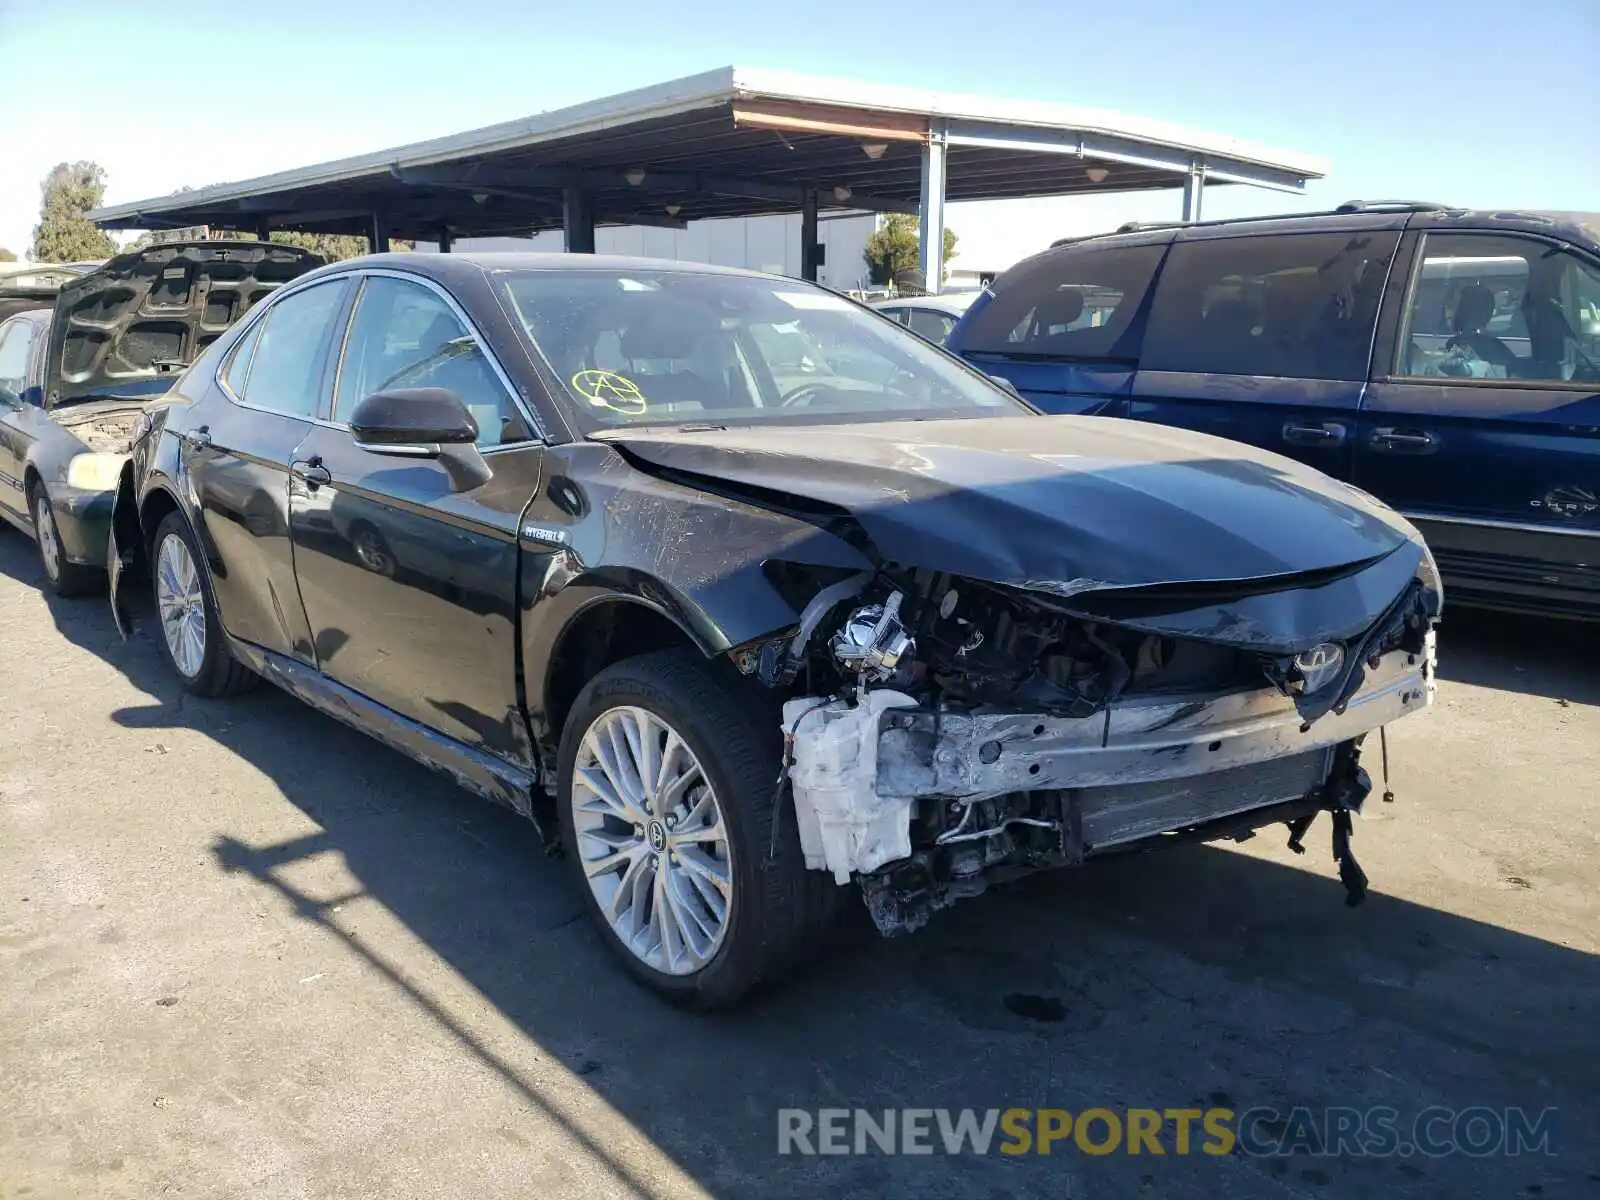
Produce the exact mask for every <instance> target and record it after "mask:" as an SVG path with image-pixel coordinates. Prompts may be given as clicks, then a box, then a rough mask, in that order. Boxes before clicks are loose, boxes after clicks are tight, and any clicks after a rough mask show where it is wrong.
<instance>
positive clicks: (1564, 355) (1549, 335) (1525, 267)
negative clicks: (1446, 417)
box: [1396, 233, 1600, 383]
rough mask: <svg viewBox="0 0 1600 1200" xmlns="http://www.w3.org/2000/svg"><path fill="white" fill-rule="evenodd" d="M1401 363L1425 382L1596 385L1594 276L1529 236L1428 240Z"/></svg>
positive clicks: (1599, 282) (1401, 371)
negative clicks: (1571, 383) (1485, 380)
mask: <svg viewBox="0 0 1600 1200" xmlns="http://www.w3.org/2000/svg"><path fill="white" fill-rule="evenodd" d="M1398 357H1399V361H1398V363H1397V364H1396V373H1397V374H1398V375H1401V376H1411V377H1420V378H1424V379H1508V380H1514V379H1525V380H1530V381H1540V382H1551V383H1567V382H1572V381H1574V380H1576V381H1581V382H1592V381H1594V380H1597V379H1600V368H1597V367H1596V361H1597V360H1600V270H1597V269H1596V268H1595V266H1594V265H1593V264H1591V263H1588V262H1585V261H1584V260H1583V259H1581V258H1579V257H1578V256H1577V255H1576V254H1573V253H1571V252H1570V251H1566V250H1562V249H1561V248H1560V247H1558V246H1554V245H1551V244H1550V243H1548V242H1542V241H1539V240H1537V239H1534V238H1523V237H1508V236H1504V235H1493V234H1474V233H1459V234H1457V233H1446V234H1429V235H1427V237H1426V238H1425V239H1424V240H1423V244H1422V253H1421V254H1420V255H1419V256H1418V267H1417V270H1416V274H1415V276H1414V278H1413V281H1412V285H1411V296H1410V300H1409V302H1408V303H1407V305H1406V317H1405V324H1404V326H1403V327H1402V330H1401V336H1400V342H1399V353H1398Z"/></svg>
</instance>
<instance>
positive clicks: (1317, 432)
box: [1283, 421, 1350, 446]
mask: <svg viewBox="0 0 1600 1200" xmlns="http://www.w3.org/2000/svg"><path fill="white" fill-rule="evenodd" d="M1349 433H1350V431H1349V430H1348V429H1346V428H1345V427H1344V426H1343V425H1341V424H1339V423H1338V422H1337V421H1324V422H1322V423H1321V424H1320V425H1302V424H1300V423H1299V422H1297V421H1290V422H1289V423H1288V424H1287V425H1285V426H1284V427H1283V440H1284V441H1286V442H1288V443H1290V444H1291V445H1294V446H1338V445H1341V444H1342V443H1343V442H1344V439H1345V438H1346V437H1348V436H1349Z"/></svg>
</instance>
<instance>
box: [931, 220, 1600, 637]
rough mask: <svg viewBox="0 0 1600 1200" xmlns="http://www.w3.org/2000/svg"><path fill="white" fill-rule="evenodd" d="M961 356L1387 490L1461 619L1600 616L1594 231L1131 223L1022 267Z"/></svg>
mask: <svg viewBox="0 0 1600 1200" xmlns="http://www.w3.org/2000/svg"><path fill="white" fill-rule="evenodd" d="M947 345H948V348H949V349H951V350H953V351H954V352H955V353H957V354H960V355H961V356H962V357H964V358H965V359H967V361H969V362H970V363H972V364H973V365H974V366H976V367H978V368H979V369H981V370H983V371H985V372H987V373H988V374H990V375H994V376H997V377H1000V378H1003V379H1006V380H1009V381H1010V382H1011V383H1012V384H1014V385H1015V386H1016V388H1017V390H1018V391H1019V392H1021V393H1022V395H1023V396H1024V397H1025V398H1027V400H1028V401H1029V402H1031V403H1032V404H1034V405H1036V406H1037V407H1039V408H1041V409H1043V410H1044V411H1046V412H1059V413H1090V414H1097V415H1102V416H1108V417H1125V418H1131V419H1133V420H1137V421H1156V422H1159V423H1161V424H1164V425H1179V426H1183V427H1185V428H1188V429H1196V430H1201V431H1203V432H1205V433H1211V434H1216V435H1218V436H1221V437H1226V438H1232V439H1234V440H1235V441H1240V442H1249V443H1252V444H1254V445H1257V446H1262V447H1265V448H1267V449H1269V450H1275V451H1277V452H1279V453H1281V454H1285V455H1288V456H1290V457H1292V458H1296V459H1299V460H1301V461H1302V462H1306V463H1309V464H1311V465H1312V466H1315V467H1317V468H1319V469H1321V470H1322V471H1325V472H1327V473H1328V474H1329V475H1332V476H1335V477H1336V478H1339V479H1342V480H1345V481H1347V482H1349V483H1352V484H1354V485H1355V486H1357V487H1359V488H1362V489H1363V490H1365V491H1368V492H1371V493H1373V494H1374V495H1376V496H1378V497H1379V498H1380V499H1382V500H1384V501H1386V502H1387V503H1389V504H1390V505H1392V506H1393V507H1394V508H1396V509H1398V510H1400V511H1401V512H1402V513H1404V514H1405V515H1406V516H1407V517H1409V518H1411V520H1412V521H1414V522H1415V523H1416V525H1417V526H1418V527H1419V528H1420V529H1421V531H1422V532H1423V534H1424V536H1425V537H1426V538H1427V540H1428V544H1429V545H1430V546H1431V547H1432V548H1433V552H1434V555H1435V557H1436V558H1437V560H1438V563H1439V567H1440V569H1441V571H1442V572H1443V574H1444V577H1445V582H1446V585H1447V587H1450V588H1451V591H1450V597H1451V600H1452V601H1453V602H1459V603H1462V604H1468V605H1475V606H1479V607H1488V608H1501V609H1509V610H1516V611H1524V612H1533V613H1543V614H1552V615H1561V616H1582V617H1590V618H1600V215H1596V214H1586V213H1553V212H1493V213H1489V212H1469V211H1465V210H1462V209H1454V208H1445V207H1442V206H1439V205H1431V204H1411V203H1395V204H1391V203H1382V204H1363V203H1352V204H1347V205H1342V206H1341V207H1340V208H1339V209H1337V210H1336V211H1334V212H1331V213H1317V214H1307V215H1301V216H1289V217H1270V218H1256V219H1250V220H1237V221H1217V222H1208V223H1202V224H1193V225H1176V226H1124V227H1123V228H1122V229H1121V230H1119V231H1117V232H1116V233H1113V234H1106V235H1102V236H1093V237H1086V238H1077V239H1071V240H1068V241H1064V242H1059V243H1057V244H1056V245H1055V246H1053V247H1051V248H1050V249H1049V250H1047V251H1045V252H1044V253H1042V254H1038V255H1035V256H1034V257H1032V258H1029V259H1026V260H1024V261H1023V262H1021V263H1018V264H1017V265H1016V266H1015V267H1013V268H1011V269H1010V270H1009V271H1007V272H1005V273H1004V274H1003V275H1001V276H1000V277H999V278H998V279H996V280H995V282H994V283H993V285H991V287H990V289H989V291H988V292H987V293H986V294H985V295H984V296H983V297H981V298H980V299H979V300H978V301H977V302H976V303H975V304H973V306H972V307H971V308H970V309H969V310H968V312H967V315H966V316H965V317H964V318H963V319H962V320H961V322H960V324H958V325H957V326H956V328H955V330H954V331H953V332H952V333H951V335H950V338H949V341H948V343H947Z"/></svg>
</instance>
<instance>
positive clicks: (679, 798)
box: [571, 706, 734, 975]
mask: <svg viewBox="0 0 1600 1200" xmlns="http://www.w3.org/2000/svg"><path fill="white" fill-rule="evenodd" d="M571 797H572V799H571V803H572V821H573V829H574V832H575V834H576V841H577V849H578V858H579V865H580V866H581V867H582V869H583V874H584V878H585V879H586V880H587V881H588V885H589V889H590V891H591V892H592V893H593V894H594V898H595V902H596V903H597V904H598V905H599V907H600V912H601V914H602V915H603V916H604V917H605V919H606V921H607V923H608V924H609V925H610V926H611V930H612V932H613V933H614V934H616V936H617V938H618V940H619V941H621V942H622V944H623V945H624V946H626V947H627V948H628V950H629V951H630V952H631V953H632V954H633V955H635V956H636V957H637V958H638V959H639V960H640V961H641V962H643V963H644V964H645V965H647V966H649V967H651V968H653V969H655V970H657V971H660V972H662V973H664V974H667V975H690V974H693V973H694V972H696V971H698V970H700V969H701V968H703V967H704V966H705V965H706V964H707V963H709V962H710V961H711V959H712V957H713V956H714V955H715V954H716V952H717V950H718V948H719V947H720V946H721V945H722V942H723V938H724V936H725V935H726V933H727V930H728V922H729V917H730V915H731V914H732V911H733V904H734V891H733V860H732V857H731V854H730V852H729V847H728V835H727V830H726V827H725V825H724V823H723V819H722V809H721V807H720V806H719V804H718V802H717V796H716V791H715V789H714V788H713V787H712V785H711V780H710V778H709V777H708V776H707V775H706V772H705V769H704V768H703V767H702V766H701V764H700V760H699V759H698V758H696V757H695V754H694V751H693V750H691V749H690V748H689V745H688V743H686V742H685V741H684V740H683V738H682V737H681V736H680V735H679V734H678V732H677V731H676V730H675V729H673V728H672V727H671V726H670V725H668V724H667V723H666V722H665V721H663V720H662V719H661V718H660V717H659V716H657V715H656V714H655V713H653V712H650V711H649V710H647V709H643V708H637V707H633V706H628V707H621V708H612V709H608V710H606V711H605V712H603V713H601V714H600V715H599V716H598V717H596V718H595V719H594V721H593V723H592V724H591V725H590V726H589V728H588V730H587V731H586V732H585V733H584V736H583V741H582V743H581V745H580V746H579V749H578V755H577V760H576V762H575V763H574V764H573V777H572V789H571Z"/></svg>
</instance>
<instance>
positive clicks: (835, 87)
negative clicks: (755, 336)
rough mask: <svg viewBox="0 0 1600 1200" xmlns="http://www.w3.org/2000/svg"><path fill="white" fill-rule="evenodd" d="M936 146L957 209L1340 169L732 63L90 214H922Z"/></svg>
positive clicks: (391, 218) (1149, 131) (235, 218)
mask: <svg viewBox="0 0 1600 1200" xmlns="http://www.w3.org/2000/svg"><path fill="white" fill-rule="evenodd" d="M930 136H939V137H945V138H947V140H948V144H949V159H948V184H947V189H946V195H947V197H948V198H949V199H951V200H977V199H1005V198H1014V197H1022V196H1039V195H1064V194H1072V193H1077V192H1107V191H1115V192H1121V191H1137V190H1143V189H1148V188H1168V187H1176V186H1178V185H1179V184H1180V183H1181V182H1182V178H1183V176H1184V174H1186V173H1187V170H1188V169H1189V166H1190V164H1193V163H1197V162H1203V163H1204V165H1205V169H1206V171H1207V173H1208V177H1209V178H1210V179H1211V180H1213V181H1218V182H1253V183H1263V184H1265V185H1267V186H1278V187H1287V188H1295V187H1297V186H1299V185H1301V184H1303V183H1304V181H1305V180H1307V179H1313V178H1320V177H1321V176H1322V175H1324V174H1326V172H1327V169H1328V167H1327V163H1326V162H1325V161H1323V160H1321V159H1318V158H1315V157H1312V156H1309V155H1304V154H1298V153H1293V152H1290V151H1284V150H1277V149H1274V148H1272V147H1267V146H1260V145H1256V144H1254V143H1249V142H1245V141H1242V140H1240V139H1237V138H1231V137H1225V136H1220V135H1215V134H1207V133H1203V132H1199V131H1196V130H1190V129H1186V128H1183V127H1180V126H1176V125H1172V124H1168V123H1166V122H1160V121H1150V120H1145V119H1141V118H1136V117H1128V116H1124V115H1121V114H1117V113H1112V112H1106V111H1104V110H1099V109H1086V108H1077V107H1070V106H1064V105H1058V104H1048V103H1036V102H1025V101H1014V100H1004V99H998V98H994V97H983V96H969V95H960V94H952V93H942V92H929V91H922V90H916V89H909V88H897V87H886V86H881V85H876V84H868V83H860V82H850V81H842V80H831V79H818V78H812V77H808V76H800V75H793V74H790V73H787V72H773V71H762V70H752V69H747V68H741V67H726V68H722V69H720V70H716V71H710V72H706V73H705V74H701V75H694V76H690V77H688V78H685V79H679V80H675V81H673V82H671V83H665V84H660V85H657V86H654V87H649V88H643V89H640V90H638V91H633V92H625V93H622V94H619V95H616V96H609V97H605V98H603V99H599V100H593V101H589V102H587V103H583V104H578V105H574V106H572V107H570V108H563V109H558V110H555V111H552V112H546V113H540V114H537V115H534V116H531V117H525V118H521V119H519V120H515V121H506V122H503V123H501V124H498V125H491V126H487V127H485V128H482V129H475V130H470V131H468V132H465V133H458V134H452V135H450V136H448V137H442V138H434V139H431V140H429V141H424V142H415V143H412V144H410V145H405V146H399V147H395V148H393V149H389V150H381V151H377V152H375V153H372V154H363V155H357V156H355V157H352V158H344V159H339V160H336V161H333V162H326V163H319V164H316V165H313V166H307V167H299V168H296V169H294V170H292V171H281V172H278V173H276V174H273V175H265V176H262V177H260V178H257V179H249V180H243V181H240V182H236V183H222V184H215V185H212V186H210V187H205V188H201V189H199V190H196V191H188V192H180V193H176V194H174V195H170V196H163V197H158V198H154V199H149V200H140V201H135V202H132V203H127V204H113V205H107V206H105V207H103V208H100V209H97V210H95V211H94V212H93V213H91V214H90V217H91V218H92V219H93V220H95V221H97V222H98V223H100V224H102V225H104V226H108V227H113V228H140V227H152V226H153V227H160V226H166V225H189V224H212V225H224V226H228V225H232V226H234V227H243V228H252V227H254V226H255V224H256V223H257V222H261V221H263V220H264V221H266V222H269V223H270V224H271V225H272V226H273V227H276V228H305V229H325V230H339V229H354V228H363V227H364V224H363V223H364V222H365V221H366V220H367V219H368V214H370V213H372V212H374V211H380V212H383V213H384V214H385V215H386V217H387V220H388V223H389V228H390V230H391V232H392V233H393V234H394V235H395V236H422V237H429V236H432V234H433V233H434V232H436V231H437V229H438V227H439V226H441V225H445V226H448V227H449V228H451V230H452V231H453V232H455V233H457V234H460V235H469V234H480V235H482V234H492V233H498V232H517V233H525V232H527V231H529V230H537V229H546V228H555V227H559V226H560V224H561V188H562V186H563V185H564V184H568V183H573V184H581V185H582V186H583V187H584V188H585V189H586V190H587V191H588V192H589V193H590V195H591V196H592V203H593V207H594V210H595V212H596V213H597V214H598V217H599V219H600V220H601V221H602V222H604V223H613V224H627V223H646V224H648V223H657V224H660V223H669V222H676V221H684V220H690V219H697V218H702V217H716V216H740V215H752V214H757V213H764V212H786V211H794V210H795V208H796V207H798V204H797V200H798V195H799V190H800V189H802V188H812V189H819V190H820V201H821V204H822V205H823V207H872V208H877V209H878V210H880V211H894V210H897V209H898V210H903V211H914V209H915V205H916V202H917V198H918V193H919V187H920V178H921V175H920V171H921V147H922V144H923V143H925V142H926V141H927V140H928V138H929V137H930ZM866 149H870V150H871V151H872V152H873V155H874V156H869V154H868V153H865V152H864V150H866ZM1091 168H1092V170H1091ZM641 172H642V177H641ZM1091 175H1092V176H1094V177H1091Z"/></svg>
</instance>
